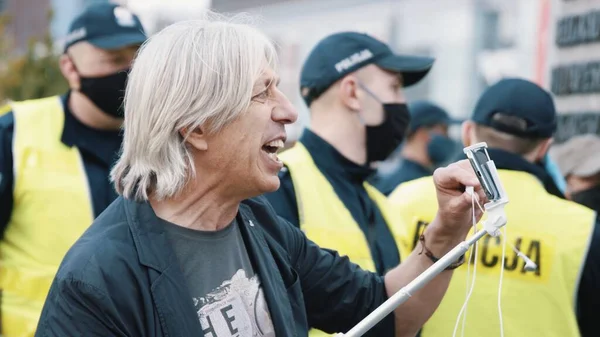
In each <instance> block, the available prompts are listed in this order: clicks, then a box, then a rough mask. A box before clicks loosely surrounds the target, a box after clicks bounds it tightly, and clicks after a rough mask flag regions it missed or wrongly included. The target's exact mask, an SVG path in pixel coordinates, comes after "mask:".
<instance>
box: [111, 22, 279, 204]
mask: <svg viewBox="0 0 600 337" xmlns="http://www.w3.org/2000/svg"><path fill="white" fill-rule="evenodd" d="M248 19H249V17H248V16H245V15H237V16H235V17H233V18H228V19H225V18H224V17H223V16H221V15H217V14H215V13H210V12H209V13H207V14H206V18H205V19H202V20H193V21H183V22H178V23H175V24H173V25H170V26H168V27H167V28H165V29H163V30H162V31H160V32H159V33H157V34H156V35H154V36H152V37H150V38H149V39H148V40H147V41H146V42H145V43H144V44H143V45H142V47H141V48H140V50H139V52H138V55H137V56H136V59H135V60H134V63H133V67H132V69H131V73H130V75H129V79H128V83H127V88H126V91H125V101H124V104H125V121H124V125H123V126H124V139H123V144H122V147H121V156H120V158H119V160H118V162H117V163H116V164H115V166H114V168H113V169H112V171H111V180H112V181H113V182H114V184H115V188H116V190H117V192H118V193H119V194H121V195H123V196H124V197H125V198H133V199H135V200H138V201H143V200H148V196H149V195H150V194H152V196H153V197H154V198H156V199H158V200H161V199H164V198H170V197H173V196H175V195H177V194H178V193H179V192H181V191H182V190H183V189H184V187H185V185H186V183H187V182H188V181H189V179H190V178H192V177H194V176H195V174H196V172H195V170H194V165H193V158H192V153H191V152H190V150H189V149H188V148H187V146H186V145H185V138H186V137H187V135H189V133H190V132H191V131H193V130H195V129H196V128H198V127H199V126H202V127H203V131H204V132H207V133H213V132H218V131H219V130H220V129H221V128H223V127H224V126H226V125H227V124H229V123H231V122H232V121H233V120H235V119H236V118H237V117H238V116H239V115H240V114H242V113H244V112H245V111H246V110H247V109H248V107H249V105H250V102H251V98H252V89H253V86H254V84H255V82H256V81H257V80H258V79H259V78H260V76H261V75H262V73H263V72H264V70H265V69H266V68H267V67H269V66H270V67H271V68H272V69H274V70H275V69H276V65H277V53H276V50H275V47H274V45H273V43H272V42H271V41H270V40H269V39H268V38H267V37H266V36H265V35H264V34H263V33H261V32H260V31H259V30H258V29H257V28H255V27H254V26H252V25H251V23H250V22H251V21H249V20H248ZM183 129H185V130H187V134H186V135H184V136H181V134H180V131H181V130H183Z"/></svg>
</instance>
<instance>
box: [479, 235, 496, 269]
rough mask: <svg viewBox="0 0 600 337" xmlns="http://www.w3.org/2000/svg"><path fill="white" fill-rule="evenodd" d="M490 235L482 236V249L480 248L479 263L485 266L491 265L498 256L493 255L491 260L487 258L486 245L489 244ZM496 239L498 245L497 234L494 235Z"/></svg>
mask: <svg viewBox="0 0 600 337" xmlns="http://www.w3.org/2000/svg"><path fill="white" fill-rule="evenodd" d="M492 238H493V237H492V236H489V235H486V236H485V237H484V238H483V249H482V250H481V263H482V264H483V265H484V266H486V267H490V268H491V267H493V266H495V265H496V264H497V263H498V260H499V259H498V257H497V256H495V255H493V256H492V259H491V260H488V258H487V255H488V247H489V246H490V240H491V239H492ZM495 239H496V245H500V237H499V236H497V237H495Z"/></svg>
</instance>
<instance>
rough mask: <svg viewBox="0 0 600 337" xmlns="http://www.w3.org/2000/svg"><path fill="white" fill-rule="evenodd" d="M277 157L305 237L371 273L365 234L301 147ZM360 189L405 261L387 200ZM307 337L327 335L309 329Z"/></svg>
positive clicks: (405, 249)
mask: <svg viewBox="0 0 600 337" xmlns="http://www.w3.org/2000/svg"><path fill="white" fill-rule="evenodd" d="M279 157H280V158H281V160H282V161H283V162H284V163H285V165H286V166H287V168H288V170H289V172H290V176H291V178H292V181H293V182H294V190H295V193H296V200H297V204H298V214H299V219H300V221H299V222H300V228H301V229H302V231H304V233H305V234H306V236H307V237H308V238H309V239H310V240H312V241H314V242H315V243H316V244H318V245H319V246H320V247H323V248H330V249H334V250H336V251H338V252H339V253H340V255H342V256H344V255H346V256H348V258H349V259H350V260H351V261H352V262H354V263H356V264H358V265H359V266H361V267H362V268H363V269H366V270H370V271H373V272H374V271H375V265H374V262H373V257H372V256H371V252H370V250H369V244H368V242H367V239H366V237H365V234H364V233H363V231H362V230H361V228H360V227H359V225H358V224H357V223H356V221H355V220H354V218H353V217H352V214H351V213H350V211H349V210H348V208H346V206H345V205H344V204H343V202H342V201H341V200H340V198H338V196H337V194H336V193H335V191H334V189H333V186H331V184H330V183H329V181H328V180H327V178H325V176H324V175H323V174H322V173H321V172H320V171H319V168H318V167H317V166H316V164H315V163H314V161H313V159H312V156H311V155H310V153H309V152H308V150H307V149H306V148H305V147H304V145H303V144H302V143H300V142H298V143H296V144H295V145H294V147H292V148H291V149H288V150H286V151H285V152H283V153H281V154H280V155H279ZM364 186H365V189H366V190H367V193H368V194H369V197H370V198H371V199H372V200H373V201H375V203H376V204H377V207H378V208H379V210H380V211H381V213H382V215H383V218H384V219H385V221H386V223H387V225H388V227H389V228H390V232H391V233H392V234H393V235H394V238H395V239H396V240H395V241H396V244H397V246H398V251H399V253H400V256H401V257H407V256H408V255H409V254H410V252H411V250H410V249H409V241H404V238H406V237H407V233H406V226H404V224H403V222H402V219H401V218H400V217H399V214H397V213H394V212H392V211H391V210H390V209H389V205H388V200H387V198H386V197H385V196H384V195H383V194H381V193H380V192H379V191H377V189H375V188H374V187H372V186H371V185H369V184H368V183H366V182H365V183H364ZM310 336H311V337H315V336H327V334H325V333H324V332H322V331H319V330H316V329H312V330H311V332H310Z"/></svg>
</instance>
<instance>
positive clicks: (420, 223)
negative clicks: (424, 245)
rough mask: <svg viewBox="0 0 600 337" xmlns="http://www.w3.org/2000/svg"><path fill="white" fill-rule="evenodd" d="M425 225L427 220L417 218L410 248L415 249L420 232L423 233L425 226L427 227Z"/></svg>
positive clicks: (427, 223)
mask: <svg viewBox="0 0 600 337" xmlns="http://www.w3.org/2000/svg"><path fill="white" fill-rule="evenodd" d="M427 225H429V222H426V221H423V220H419V221H418V222H417V229H416V230H415V236H414V237H413V245H412V249H415V248H416V247H417V243H418V242H419V237H420V236H421V234H423V232H424V231H425V227H427Z"/></svg>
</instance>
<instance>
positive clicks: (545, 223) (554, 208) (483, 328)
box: [390, 79, 600, 337]
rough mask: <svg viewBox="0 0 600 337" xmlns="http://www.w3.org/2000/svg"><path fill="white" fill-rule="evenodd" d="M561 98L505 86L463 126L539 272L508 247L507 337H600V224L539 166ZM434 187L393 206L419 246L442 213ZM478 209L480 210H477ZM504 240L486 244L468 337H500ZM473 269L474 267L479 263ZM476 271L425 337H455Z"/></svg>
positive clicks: (422, 186) (403, 194)
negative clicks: (550, 186)
mask: <svg viewBox="0 0 600 337" xmlns="http://www.w3.org/2000/svg"><path fill="white" fill-rule="evenodd" d="M556 125H557V124H556V111H555V107H554V102H553V100H552V97H551V96H550V94H549V93H548V92H546V91H545V90H543V89H542V88H540V87H539V86H537V85H536V84H534V83H531V82H529V81H526V80H522V79H503V80H501V81H499V82H498V83H496V84H494V85H493V86H491V87H490V88H488V90H487V91H486V92H485V93H484V94H483V95H482V96H481V98H480V99H479V101H478V102H477V104H476V107H475V109H474V112H473V115H472V117H471V120H470V121H466V122H464V123H463V129H462V139H463V142H464V145H465V146H469V145H473V144H475V143H478V142H486V143H487V145H488V147H489V149H488V153H489V155H490V157H491V159H492V160H493V161H494V163H495V165H496V167H497V168H498V174H499V177H500V180H501V181H502V184H503V186H504V188H505V190H506V192H507V194H508V197H509V200H510V202H509V204H507V206H506V214H507V218H508V224H507V233H508V234H507V235H508V236H507V238H506V240H507V241H508V242H509V243H512V244H513V245H514V247H516V248H517V249H519V250H520V251H521V252H522V253H523V254H525V255H527V256H529V258H530V259H531V260H532V261H533V262H535V263H536V264H537V266H538V268H537V270H535V271H528V270H525V268H524V265H525V261H524V259H520V258H519V257H517V255H516V254H515V253H514V252H513V251H512V249H511V247H510V246H508V245H507V250H506V259H505V260H504V262H505V270H504V276H503V285H502V294H503V295H502V308H503V310H502V316H503V321H504V324H503V327H504V331H505V335H507V336H557V337H559V336H560V337H567V336H579V334H580V332H581V334H582V335H583V336H598V335H599V334H600V329H598V323H597V317H595V316H597V315H596V314H595V313H596V312H597V308H598V306H599V305H600V291H598V290H599V288H598V282H599V281H600V280H598V275H600V225H599V224H598V220H597V217H596V214H595V213H594V212H593V211H592V210H590V209H588V208H585V207H583V206H581V205H578V204H576V203H574V202H571V201H568V200H565V199H562V198H560V197H557V196H554V195H553V194H551V193H550V192H549V191H547V190H546V189H545V188H544V182H545V181H547V180H548V179H552V178H551V177H550V176H549V174H548V173H547V171H546V170H544V168H543V167H542V166H541V165H539V162H540V161H541V160H542V159H543V158H544V157H545V155H546V153H547V151H548V148H549V146H550V143H551V142H552V135H553V134H554V132H555V131H556ZM433 192H434V190H433V181H432V179H431V178H430V177H426V178H421V179H417V180H414V181H411V182H407V183H404V184H402V185H400V186H399V187H398V188H397V189H396V190H395V191H394V192H393V193H392V194H391V195H390V200H391V202H392V203H393V204H394V205H395V206H398V207H399V209H398V211H399V212H400V214H402V216H403V217H405V219H406V222H409V226H410V230H411V231H412V233H410V236H409V237H408V238H407V240H412V242H413V244H414V243H415V242H417V241H418V237H419V233H420V231H421V230H422V229H423V228H424V227H426V225H427V223H429V222H430V221H432V217H433V216H434V214H435V211H436V209H437V203H436V201H435V193H433ZM476 207H477V206H476ZM501 242H502V239H501V238H499V237H498V238H493V237H489V236H488V237H485V238H483V239H482V240H481V241H480V243H479V248H478V253H477V256H476V257H475V259H476V260H477V263H478V271H477V279H476V286H475V288H476V289H475V291H474V292H473V294H472V296H471V298H470V301H469V307H468V319H467V323H466V328H465V336H484V335H485V336H488V335H489V336H494V335H497V334H498V333H499V325H498V323H497V322H498V321H497V319H496V318H494V317H497V316H498V309H497V307H496V305H495V303H496V298H497V292H498V279H499V276H500V268H501V264H502V260H501V256H502V255H501V254H502V247H501ZM475 259H473V261H475ZM465 271H466V270H465V269H464V268H461V269H457V270H456V271H455V272H454V277H453V279H452V281H451V284H450V288H449V290H448V292H447V294H446V296H445V297H444V299H443V300H442V303H441V304H440V306H439V308H438V310H437V311H436V312H435V313H434V315H433V316H432V318H431V319H430V320H429V321H428V322H427V323H426V324H425V326H424V327H423V330H422V336H424V337H427V336H447V335H451V334H452V333H453V330H454V325H455V322H456V318H457V315H458V312H459V311H460V309H461V307H462V305H463V303H464V301H465V282H466V279H465V278H466V277H467V275H466V272H465Z"/></svg>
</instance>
